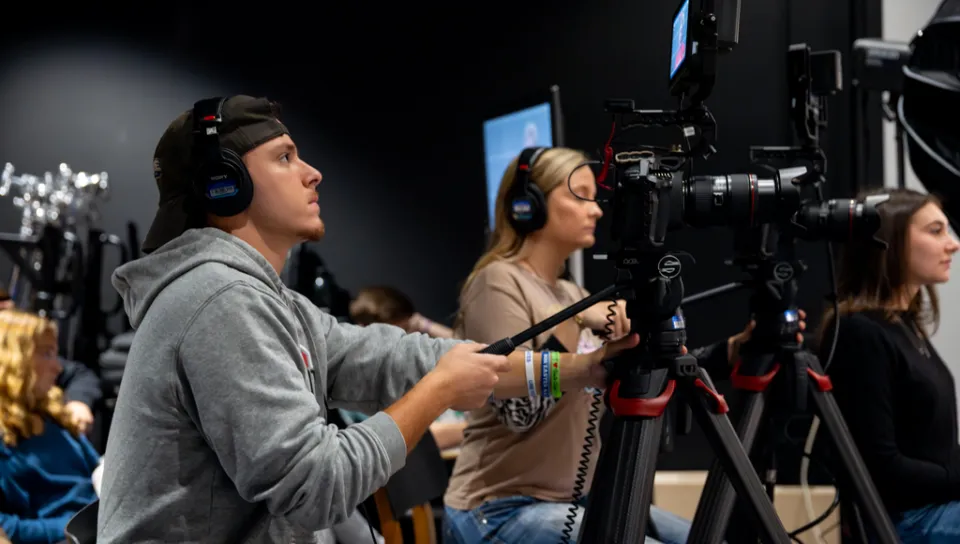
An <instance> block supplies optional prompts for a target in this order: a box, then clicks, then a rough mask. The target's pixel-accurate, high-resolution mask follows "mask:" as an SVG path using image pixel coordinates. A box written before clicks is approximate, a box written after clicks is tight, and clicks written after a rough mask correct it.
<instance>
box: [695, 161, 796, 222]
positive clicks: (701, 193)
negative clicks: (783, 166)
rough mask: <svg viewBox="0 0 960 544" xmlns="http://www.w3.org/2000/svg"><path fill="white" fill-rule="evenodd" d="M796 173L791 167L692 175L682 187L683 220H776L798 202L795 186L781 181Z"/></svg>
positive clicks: (792, 176) (791, 177) (794, 208)
mask: <svg viewBox="0 0 960 544" xmlns="http://www.w3.org/2000/svg"><path fill="white" fill-rule="evenodd" d="M804 171H806V169H804ZM795 176H796V173H795V172H793V171H792V170H791V169H787V170H780V171H776V175H775V176H774V177H770V178H761V177H758V176H756V175H755V174H730V175H725V176H694V177H692V178H690V179H689V180H688V181H687V182H686V183H685V184H684V188H683V189H684V196H685V198H684V221H685V222H686V223H687V224H689V225H691V226H693V227H710V226H729V227H742V226H753V225H758V224H761V223H769V222H772V221H775V220H776V219H777V218H778V217H779V216H780V215H781V214H782V213H784V212H792V211H794V210H796V207H797V206H798V205H799V191H798V189H797V188H796V186H794V185H793V184H792V183H789V182H788V183H786V184H784V183H783V182H782V180H783V179H784V178H786V179H793V178H794V177H795ZM791 205H792V208H791Z"/></svg>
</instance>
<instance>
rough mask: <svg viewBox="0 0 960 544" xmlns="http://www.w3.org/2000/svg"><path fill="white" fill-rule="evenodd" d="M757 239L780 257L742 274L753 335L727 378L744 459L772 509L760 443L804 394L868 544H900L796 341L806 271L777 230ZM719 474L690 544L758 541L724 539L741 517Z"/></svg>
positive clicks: (718, 469) (738, 531) (798, 408)
mask: <svg viewBox="0 0 960 544" xmlns="http://www.w3.org/2000/svg"><path fill="white" fill-rule="evenodd" d="M762 236H763V238H764V240H763V241H762V242H761V244H763V245H764V246H765V245H766V243H767V242H773V243H774V244H776V247H778V253H777V254H776V256H775V257H774V258H769V257H771V256H773V255H771V254H769V253H768V254H766V255H765V256H762V253H763V252H762V251H761V256H759V257H755V258H748V259H747V260H746V261H747V262H746V265H747V266H746V268H747V271H748V272H749V273H750V274H751V276H752V279H751V281H749V282H748V284H749V285H750V286H751V287H752V288H753V296H752V298H751V308H752V310H753V312H754V315H755V320H756V322H757V328H756V329H755V330H754V331H753V334H752V337H751V340H750V342H748V343H747V345H745V346H744V347H743V348H742V350H741V352H742V355H741V360H740V361H739V362H738V363H736V365H735V366H734V369H733V373H732V376H731V381H732V383H733V386H734V387H735V388H736V389H738V390H740V392H741V394H742V399H743V407H742V410H741V411H740V413H741V414H742V416H741V420H740V422H739V424H738V435H739V438H740V441H741V442H742V444H743V447H744V448H746V450H747V451H749V452H751V453H754V452H756V453H757V455H754V460H755V465H756V470H757V473H759V474H764V475H765V484H766V487H767V492H768V495H769V500H770V501H771V502H772V500H773V492H774V487H775V485H776V478H777V477H776V462H775V458H774V456H773V453H772V452H773V448H772V447H764V448H761V447H759V444H758V442H759V443H761V444H763V445H765V446H770V443H771V440H772V439H773V436H774V433H775V432H776V431H775V428H778V427H779V428H781V429H782V428H783V426H784V425H785V421H786V418H787V417H789V416H790V415H792V414H793V413H796V412H803V411H805V410H806V407H807V399H808V393H809V398H810V399H812V400H813V407H814V410H815V411H816V414H817V415H818V416H819V417H820V420H821V421H822V422H823V424H824V426H825V427H826V429H827V432H828V433H829V435H830V437H831V438H832V440H833V444H834V447H835V448H836V453H837V456H838V458H839V461H840V464H841V465H842V468H843V473H844V479H843V480H842V481H843V484H844V486H845V487H847V486H848V487H849V489H850V490H851V492H852V494H853V495H854V498H855V500H856V502H857V504H858V505H859V507H860V508H861V509H862V510H863V511H864V513H865V517H866V521H867V522H868V523H869V525H870V526H872V528H873V536H874V538H875V540H873V541H874V542H879V543H883V544H886V543H891V544H892V543H896V542H898V541H899V539H898V537H897V534H896V531H895V529H894V527H893V525H892V523H891V521H890V518H889V517H888V516H887V514H886V511H885V509H884V507H883V504H882V502H881V501H880V499H879V497H878V495H877V491H876V489H875V488H874V485H873V481H872V480H871V478H870V475H869V474H868V473H867V470H866V468H865V467H864V465H863V460H862V458H861V457H860V454H859V452H858V451H857V449H856V447H855V446H854V444H853V440H852V439H851V437H850V432H849V430H848V429H847V426H846V423H845V422H844V421H843V418H842V416H841V415H840V411H839V409H838V408H837V403H836V400H834V398H833V396H832V395H831V394H830V390H831V389H832V385H831V383H830V379H829V378H828V377H826V376H824V375H823V368H822V367H821V365H820V361H819V359H818V358H817V356H816V355H814V354H813V353H811V352H809V351H806V350H804V349H803V348H802V346H801V345H799V344H798V343H797V340H796V337H797V333H798V332H799V330H800V328H799V316H798V310H797V306H796V295H797V289H798V287H797V278H798V276H799V275H801V274H802V273H803V271H804V269H805V266H804V264H803V263H802V262H801V261H800V260H798V259H797V258H795V256H794V255H793V240H792V239H791V238H788V237H786V236H783V237H782V238H780V240H777V238H778V232H777V230H776V227H775V226H773V225H765V226H764V227H763V235H762ZM768 237H769V238H768ZM781 242H782V243H781ZM758 435H759V437H758ZM760 450H766V455H763V454H760ZM724 468H725V467H724V465H723V464H722V463H720V462H714V464H713V466H712V467H711V468H710V472H709V474H708V476H707V481H706V484H705V486H704V489H703V494H702V495H701V497H700V503H699V504H698V506H697V513H696V515H695V516H694V519H693V527H692V528H691V531H690V542H697V543H702V544H714V543H720V542H722V541H723V540H724V537H725V535H726V540H727V542H738V543H739V542H755V541H756V539H757V536H756V534H753V533H750V532H749V529H748V528H747V527H745V526H744V524H743V523H733V524H732V525H731V526H730V531H728V530H727V527H728V523H729V522H730V519H731V516H734V517H735V518H738V517H739V516H738V515H735V513H734V505H735V503H736V502H738V501H737V500H736V496H735V495H734V487H733V486H731V485H730V482H728V480H727V477H726V475H725V474H724ZM737 510H738V511H739V510H741V509H740V508H738V509H737ZM738 521H739V519H738ZM761 536H762V535H761ZM864 538H866V537H865V536H864Z"/></svg>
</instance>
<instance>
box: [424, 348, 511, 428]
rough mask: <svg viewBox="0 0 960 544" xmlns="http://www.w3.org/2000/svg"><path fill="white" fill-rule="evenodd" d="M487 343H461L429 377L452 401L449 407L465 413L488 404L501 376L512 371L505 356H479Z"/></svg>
mask: <svg viewBox="0 0 960 544" xmlns="http://www.w3.org/2000/svg"><path fill="white" fill-rule="evenodd" d="M485 347H487V346H486V345H484V344H458V345H456V346H454V347H453V348H452V349H450V351H448V352H447V353H445V354H444V355H443V357H441V358H440V360H439V361H437V366H436V368H434V369H433V370H432V371H431V372H430V374H432V375H433V376H434V378H435V379H437V383H438V385H439V386H440V387H441V392H442V394H444V395H447V396H448V398H449V399H450V407H451V408H452V409H454V410H458V411H461V412H465V411H467V410H474V409H476V408H480V407H482V406H483V405H484V404H486V402H487V399H488V398H490V394H491V393H492V392H493V388H494V387H495V386H496V385H497V383H498V382H499V381H500V374H501V373H503V372H507V371H508V370H510V362H509V361H508V360H507V357H506V356H505V355H490V354H486V353H478V352H479V351H480V350H482V349H483V348H485Z"/></svg>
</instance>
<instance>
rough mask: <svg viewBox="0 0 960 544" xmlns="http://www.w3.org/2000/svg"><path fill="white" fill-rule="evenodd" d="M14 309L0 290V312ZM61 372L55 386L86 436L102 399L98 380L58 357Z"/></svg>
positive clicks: (89, 372) (72, 363)
mask: <svg viewBox="0 0 960 544" xmlns="http://www.w3.org/2000/svg"><path fill="white" fill-rule="evenodd" d="M13 308H14V303H13V299H12V298H11V297H10V294H9V293H8V292H7V291H6V290H4V289H3V288H0V311H3V310H10V309H13ZM60 366H61V367H62V368H63V371H62V372H60V375H59V376H57V382H56V384H55V385H56V386H57V387H59V388H60V389H62V390H63V398H64V401H65V403H66V404H64V408H65V409H66V411H67V414H69V415H70V417H71V418H72V419H73V420H74V421H76V423H77V428H78V429H79V430H80V432H81V433H84V434H88V433H89V432H90V431H91V430H92V429H93V423H94V417H93V411H94V409H95V408H96V404H97V402H98V401H99V400H100V399H101V398H103V388H102V387H101V385H100V378H99V377H97V374H96V373H95V372H94V371H93V370H91V369H90V368H88V367H87V366H86V365H84V364H82V363H79V362H77V361H71V360H69V359H64V358H63V357H60Z"/></svg>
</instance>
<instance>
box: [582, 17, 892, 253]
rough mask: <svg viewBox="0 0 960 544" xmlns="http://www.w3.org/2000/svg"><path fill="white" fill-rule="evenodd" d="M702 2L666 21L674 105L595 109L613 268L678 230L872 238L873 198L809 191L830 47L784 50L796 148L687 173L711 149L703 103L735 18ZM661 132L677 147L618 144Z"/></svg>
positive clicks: (819, 166)
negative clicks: (604, 134) (608, 186)
mask: <svg viewBox="0 0 960 544" xmlns="http://www.w3.org/2000/svg"><path fill="white" fill-rule="evenodd" d="M712 4H713V2H711V1H710V0H706V1H705V2H704V5H705V6H706V7H704V8H703V9H701V11H700V12H696V11H692V10H691V8H690V0H685V1H684V2H683V4H681V6H680V8H679V9H678V10H677V12H676V13H675V15H674V19H673V20H674V23H673V45H672V47H671V55H670V80H669V87H670V91H671V94H672V95H674V96H677V97H679V98H680V109H678V110H676V111H665V110H638V109H636V108H635V107H634V102H633V101H632V100H623V99H618V100H607V101H606V102H605V104H604V106H605V111H607V112H608V113H611V114H613V117H614V121H613V122H614V130H613V132H612V136H611V138H610V140H609V142H608V143H607V146H606V148H605V150H604V167H603V169H602V172H601V174H600V176H598V182H599V183H604V181H605V178H606V177H607V176H608V175H609V174H610V173H612V174H613V178H614V183H613V187H612V189H613V198H612V201H613V219H612V228H611V239H612V241H614V242H615V243H617V244H618V245H619V248H620V249H619V251H620V255H619V256H618V260H619V261H620V265H625V264H629V263H630V262H632V261H631V259H635V256H633V254H634V253H636V252H638V251H639V252H644V251H647V250H653V249H656V248H660V247H661V246H662V245H663V243H664V241H665V238H666V234H667V232H669V231H671V230H677V229H680V228H682V227H684V226H692V227H695V228H701V227H710V226H728V227H734V228H738V229H759V228H761V227H762V226H763V225H765V224H770V223H775V224H778V225H780V226H781V228H782V229H783V230H787V231H788V232H789V233H790V235H791V236H793V237H796V238H800V239H805V240H826V241H838V242H839V241H847V240H851V239H861V238H863V237H864V236H868V237H869V236H870V235H872V233H874V232H876V230H877V229H878V227H879V214H878V213H877V210H876V206H877V204H879V203H880V202H881V201H882V200H883V199H882V198H881V197H875V198H870V199H865V200H862V201H856V200H851V199H836V200H830V201H826V202H824V201H823V199H822V195H821V194H819V193H820V186H821V184H822V183H823V181H824V175H825V173H826V162H827V161H826V156H825V154H824V153H823V151H822V149H820V147H819V137H820V131H821V130H822V129H824V128H826V126H827V117H826V111H827V108H826V98H827V97H828V96H830V95H833V94H835V93H836V92H838V91H839V90H841V88H842V83H841V82H842V72H841V67H840V54H839V52H837V51H826V52H811V51H810V48H809V47H808V46H807V45H806V44H795V45H792V46H791V47H790V49H789V51H788V57H787V61H788V74H789V75H790V96H789V100H790V117H791V119H792V121H793V124H794V127H795V130H796V133H797V135H798V138H799V140H800V145H798V146H789V147H770V146H764V147H753V148H751V152H750V161H751V163H752V167H751V168H750V169H748V170H752V171H751V172H748V173H738V174H727V175H696V176H695V175H692V173H691V172H692V167H693V160H694V159H695V158H698V157H699V158H704V159H706V158H709V157H710V156H711V155H713V154H714V153H715V152H716V148H715V144H716V121H715V119H714V117H713V115H712V114H711V113H710V111H709V109H708V108H707V107H706V105H704V103H703V101H704V100H705V99H706V98H707V97H708V96H709V94H710V92H711V90H712V88H713V84H714V79H715V74H716V57H717V55H718V54H721V53H723V52H727V51H730V50H732V48H733V46H734V45H735V44H736V43H737V32H738V26H737V24H736V18H732V19H731V18H727V19H720V20H725V21H726V23H727V24H726V26H723V27H721V26H719V25H718V17H716V16H713V15H710V14H711V13H713V12H711V11H708V10H709V9H710V7H711V5H712ZM718 4H719V6H718V8H719V9H718V10H717V12H720V13H734V14H738V12H739V2H738V1H737V0H720V1H719V2H718ZM704 14H707V15H704ZM670 126H675V127H679V128H680V129H681V131H682V136H683V145H677V146H674V147H671V148H665V147H657V146H650V145H637V144H634V143H624V142H623V140H624V139H625V138H624V137H625V136H626V135H627V134H628V133H630V132H632V131H634V130H635V129H638V128H650V127H670ZM809 189H814V190H816V192H817V193H818V194H817V198H812V197H811V195H810V193H811V191H810V190H809ZM625 259H626V260H625ZM618 266H619V265H618Z"/></svg>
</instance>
